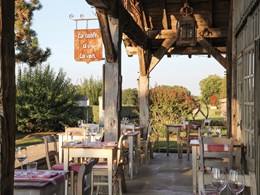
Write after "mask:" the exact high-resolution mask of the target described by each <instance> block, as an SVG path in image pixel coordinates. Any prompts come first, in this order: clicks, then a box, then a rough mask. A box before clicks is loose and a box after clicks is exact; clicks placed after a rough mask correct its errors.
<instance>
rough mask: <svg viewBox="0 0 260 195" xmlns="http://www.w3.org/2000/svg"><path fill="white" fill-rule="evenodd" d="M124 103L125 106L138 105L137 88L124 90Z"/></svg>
mask: <svg viewBox="0 0 260 195" xmlns="http://www.w3.org/2000/svg"><path fill="white" fill-rule="evenodd" d="M122 105H123V106H137V105H138V91H137V89H136V88H128V89H124V90H123V91H122Z"/></svg>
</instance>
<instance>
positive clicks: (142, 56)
mask: <svg viewBox="0 0 260 195" xmlns="http://www.w3.org/2000/svg"><path fill="white" fill-rule="evenodd" d="M137 53H138V58H139V72H140V76H146V75H147V74H148V67H149V64H150V53H149V50H144V49H143V48H140V47H138V48H137Z"/></svg>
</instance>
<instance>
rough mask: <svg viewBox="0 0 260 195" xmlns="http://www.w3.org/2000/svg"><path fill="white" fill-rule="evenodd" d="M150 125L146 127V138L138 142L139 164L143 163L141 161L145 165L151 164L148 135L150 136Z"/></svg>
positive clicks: (150, 146) (150, 148) (151, 150)
mask: <svg viewBox="0 0 260 195" xmlns="http://www.w3.org/2000/svg"><path fill="white" fill-rule="evenodd" d="M151 130H152V127H151V124H149V126H148V130H147V138H146V139H144V140H141V142H140V157H139V158H140V160H141V162H140V163H143V161H144V160H145V161H146V164H149V163H150V162H151V155H152V154H151V153H152V152H153V149H152V144H151V141H150V134H151Z"/></svg>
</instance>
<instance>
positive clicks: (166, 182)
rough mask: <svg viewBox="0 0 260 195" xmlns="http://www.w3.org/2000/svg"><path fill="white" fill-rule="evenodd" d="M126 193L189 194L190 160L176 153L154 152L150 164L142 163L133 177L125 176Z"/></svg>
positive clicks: (128, 194)
mask: <svg viewBox="0 0 260 195" xmlns="http://www.w3.org/2000/svg"><path fill="white" fill-rule="evenodd" d="M126 185H127V193H124V194H126V195H134V194H142V195H191V194H192V168H191V161H187V158H186V155H184V159H182V160H179V159H178V157H177V153H171V154H170V155H169V156H168V157H167V156H166V154H165V153H155V154H154V159H152V161H151V164H149V165H146V164H144V165H142V167H140V168H139V172H138V174H137V175H135V178H134V179H132V180H131V179H130V178H126Z"/></svg>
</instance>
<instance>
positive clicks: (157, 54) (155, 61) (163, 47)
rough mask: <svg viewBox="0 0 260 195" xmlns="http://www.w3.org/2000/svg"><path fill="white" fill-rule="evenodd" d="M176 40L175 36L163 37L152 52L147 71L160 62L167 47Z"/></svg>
mask: <svg viewBox="0 0 260 195" xmlns="http://www.w3.org/2000/svg"><path fill="white" fill-rule="evenodd" d="M175 41H176V39H175V38H171V39H165V40H164V41H163V43H162V45H161V46H160V47H159V48H158V49H157V51H156V52H155V53H154V54H153V56H152V59H151V63H150V66H149V73H150V72H151V71H152V70H153V69H154V68H155V66H156V65H157V64H158V63H159V62H160V60H161V59H162V58H163V56H164V55H165V54H166V52H167V51H168V49H169V48H170V47H171V46H172V45H173V43H174V42H175Z"/></svg>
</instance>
